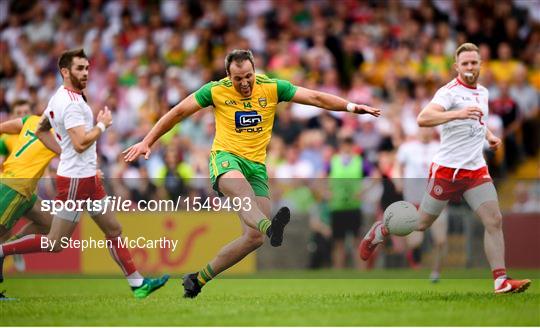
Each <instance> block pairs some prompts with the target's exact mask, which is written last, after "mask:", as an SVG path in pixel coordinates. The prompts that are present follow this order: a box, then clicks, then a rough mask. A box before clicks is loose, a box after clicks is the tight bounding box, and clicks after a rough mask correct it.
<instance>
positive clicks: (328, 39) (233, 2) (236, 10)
mask: <svg viewBox="0 0 540 328" xmlns="http://www.w3.org/2000/svg"><path fill="white" fill-rule="evenodd" d="M0 27H1V31H0V51H1V54H2V56H1V57H0V118H1V119H2V120H5V119H7V118H9V117H13V115H15V114H13V113H11V112H10V110H11V107H12V104H13V103H14V102H15V101H17V100H20V99H27V100H29V101H30V102H31V103H32V105H33V108H34V111H35V113H36V114H40V113H41V112H42V111H43V109H44V108H45V107H46V105H47V102H48V100H49V98H50V97H51V95H52V94H53V93H54V92H55V90H56V88H57V87H58V86H59V85H60V84H61V77H60V74H59V73H58V69H57V65H56V63H57V59H58V57H59V54H60V53H61V52H63V51H64V50H66V49H70V48H75V47H83V48H84V49H85V51H86V53H87V55H88V56H89V58H90V65H91V68H90V80H89V84H88V88H87V90H86V91H85V93H86V96H87V99H88V101H89V104H90V105H91V107H92V108H93V109H94V111H96V112H97V111H98V110H100V109H101V108H103V107H104V106H108V107H109V108H110V109H111V110H112V111H113V113H114V114H113V115H114V125H113V126H112V127H111V128H110V129H109V130H108V131H107V133H105V134H104V135H103V137H102V138H101V140H100V141H99V144H98V153H99V155H100V161H101V163H100V167H101V169H102V170H103V171H104V174H105V176H106V177H108V178H113V179H108V181H109V188H111V189H112V192H114V193H115V194H116V195H123V196H124V197H130V198H134V199H143V198H160V197H164V198H167V197H169V198H175V197H176V196H177V195H181V194H197V195H207V194H210V192H211V187H210V186H209V185H208V183H209V182H208V179H207V177H208V154H209V150H210V147H211V142H212V139H213V135H214V117H213V112H212V109H209V108H207V109H203V110H200V111H199V112H197V113H195V114H194V115H193V116H191V117H190V118H189V119H188V120H186V121H184V122H182V123H181V124H179V125H177V126H176V127H175V128H174V129H173V130H172V131H171V132H170V133H168V134H167V135H166V136H165V137H163V138H162V139H161V140H160V141H159V142H158V143H157V145H156V146H155V148H154V149H153V156H152V157H151V158H150V160H148V161H140V162H138V163H135V164H129V165H128V164H126V163H125V162H124V161H123V159H122V154H121V151H122V150H123V149H125V148H126V147H127V146H129V145H131V144H133V143H135V142H137V141H139V140H141V139H142V138H143V137H144V136H145V134H146V133H147V132H148V131H149V130H150V128H151V127H152V126H153V125H154V124H155V123H156V121H157V120H158V119H159V118H160V117H161V116H162V115H163V114H164V113H165V112H167V111H168V110H169V109H170V108H171V107H172V106H174V105H175V104H177V103H178V102H179V101H181V100H182V99H183V98H184V97H186V96H187V95H188V94H189V93H191V92H194V91H196V90H197V89H198V88H199V87H201V86H202V85H203V84H204V83H206V82H207V81H210V80H218V79H221V78H223V77H225V69H224V57H225V55H226V54H227V52H229V51H230V50H232V49H237V48H243V49H251V50H252V51H253V53H254V55H255V64H256V70H257V72H258V73H264V74H267V75H268V76H270V77H274V78H280V79H286V80H290V81H291V82H292V83H294V84H296V85H300V86H305V87H308V88H313V89H317V90H321V91H325V92H329V93H332V94H336V95H340V96H342V97H344V98H347V99H348V100H350V101H352V102H357V103H365V104H369V105H372V106H375V107H379V108H382V109H383V116H382V117H381V118H379V119H370V118H367V117H362V116H356V115H351V114H348V113H335V112H324V111H323V110H321V109H318V108H313V107H309V106H304V105H298V104H290V103H282V104H280V106H279V109H278V112H277V115H276V120H275V128H274V134H273V139H272V141H271V144H270V147H269V153H268V162H267V165H268V170H269V175H270V177H272V178H280V179H288V178H307V179H313V178H324V177H327V176H328V167H329V163H330V161H331V159H332V156H334V155H335V154H336V153H337V152H338V149H339V147H340V143H342V142H343V140H349V139H351V138H352V140H353V141H354V151H355V152H356V153H358V154H361V155H362V158H363V162H364V168H365V171H364V176H372V177H378V176H383V175H387V176H391V173H390V172H391V171H392V166H393V165H394V164H393V163H395V160H394V156H395V152H396V150H397V149H398V147H399V146H400V145H401V144H402V143H403V142H404V141H407V140H410V139H414V138H415V137H416V135H417V133H418V127H417V125H416V116H417V114H418V113H419V111H420V110H421V109H422V108H423V107H424V106H425V105H426V104H427V103H428V102H429V101H430V99H431V97H432V96H433V94H434V92H435V91H436V90H437V89H438V88H439V87H440V86H442V85H444V84H445V83H447V82H448V81H449V80H451V79H452V78H453V77H454V72H455V71H454V70H453V68H452V64H453V61H454V58H453V54H454V50H455V49H456V47H457V46H458V45H459V44H461V43H463V42H473V43H475V44H477V45H479V47H480V50H481V56H482V59H483V66H482V73H481V81H480V82H481V84H483V85H484V86H486V87H487V88H488V89H489V91H490V101H491V106H490V114H491V115H490V118H489V122H488V124H489V127H490V129H491V130H492V131H493V132H494V133H495V134H496V135H498V136H499V137H501V138H502V139H503V140H504V149H503V150H501V151H500V152H498V153H489V151H486V155H487V158H488V160H489V162H490V170H491V172H492V175H493V177H494V178H497V177H505V176H507V175H508V174H509V173H511V172H512V171H513V170H515V169H516V167H518V165H519V164H520V163H521V162H522V161H524V160H526V158H527V157H531V156H536V155H537V152H538V148H539V144H538V141H539V139H540V137H539V131H540V129H539V123H538V122H539V92H540V2H539V1H530V0H513V1H508V0H502V1H496V0H478V1H460V0H455V1H452V0H432V1H429V0H427V1H424V0H401V1H399V0H395V1H394V0H392V1H379V0H377V1H375V0H373V1H351V0H342V1H331V0H328V1H326V0H314V1H298V0H250V1H242V0H222V1H206V0H205V1H195V0H193V1H191V0H162V1H139V0H112V1H104V0H86V1H82V0H63V1H55V0H43V1H16V0H12V1H0ZM436 133H437V132H436V131H434V134H435V135H436ZM51 171H53V170H51ZM278 190H279V189H278ZM315 194H317V193H316V192H315ZM313 197H315V198H317V195H315V196H313Z"/></svg>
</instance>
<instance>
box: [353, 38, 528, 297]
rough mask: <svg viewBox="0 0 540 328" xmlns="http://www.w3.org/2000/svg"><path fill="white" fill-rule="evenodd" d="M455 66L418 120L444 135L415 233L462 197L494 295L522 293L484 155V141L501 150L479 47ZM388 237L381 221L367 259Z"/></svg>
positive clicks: (458, 55)
mask: <svg viewBox="0 0 540 328" xmlns="http://www.w3.org/2000/svg"><path fill="white" fill-rule="evenodd" d="M455 61H456V62H455V64H454V68H455V69H456V71H457V73H458V76H457V77H456V78H455V79H453V80H452V81H451V82H449V83H448V84H446V85H445V86H443V87H442V88H440V89H439V90H438V91H437V93H436V94H435V96H434V97H433V99H432V101H431V102H430V103H429V104H428V105H427V106H426V107H425V108H424V109H423V110H422V112H420V114H419V115H418V118H417V121H418V125H420V126H421V127H432V126H437V125H442V133H441V147H440V149H439V151H438V153H437V154H436V155H435V157H434V158H433V162H432V164H431V168H430V170H429V182H428V187H427V192H426V194H425V195H424V198H423V200H422V203H421V204H420V213H419V214H420V220H419V223H418V227H417V229H416V230H417V231H425V230H426V229H427V228H429V227H430V226H431V225H432V224H433V222H434V221H435V219H436V218H437V217H438V216H439V215H440V214H441V212H442V210H443V209H444V208H445V206H446V204H447V203H448V201H449V200H450V199H451V198H453V197H460V196H461V195H463V197H464V199H465V200H466V201H467V203H468V204H469V206H470V207H471V208H472V209H473V210H474V211H475V212H476V214H477V215H478V217H480V219H481V220H482V223H483V224H484V227H485V233H484V248H485V252H486V256H487V259H488V262H489V264H490V267H491V270H492V273H493V279H494V286H495V293H509V292H522V291H524V290H526V289H527V288H528V287H529V286H530V284H531V281H530V280H529V279H525V280H514V279H511V278H509V277H508V276H507V275H506V266H505V262H504V238H503V230H502V215H501V211H500V208H499V202H498V199H497V191H496V190H495V186H494V185H493V181H492V179H491V176H490V175H489V172H488V169H487V166H486V161H485V160H484V157H483V154H482V148H483V145H484V140H487V141H488V142H489V146H490V147H491V148H492V149H497V148H498V147H499V146H500V144H501V140H500V139H499V138H497V137H496V136H495V135H494V134H493V133H492V132H491V131H489V129H488V128H487V127H486V124H485V122H486V121H487V117H488V110H489V108H488V101H489V94H488V90H487V89H486V88H485V87H483V86H481V85H479V84H478V83H477V81H478V76H479V75H480V65H481V60H480V52H479V50H478V47H477V46H476V45H474V44H472V43H464V44H462V45H460V46H459V47H458V48H457V49H456V52H455ZM388 234H389V231H388V230H387V229H386V228H385V227H384V226H383V224H382V223H381V222H376V223H375V224H374V225H373V226H372V227H371V229H370V230H369V231H368V233H367V234H366V236H365V237H364V239H363V240H362V242H361V244H360V253H361V254H360V256H361V257H362V259H364V260H366V259H368V258H369V257H370V256H371V254H372V253H373V251H374V250H375V248H376V247H377V245H379V244H380V243H381V242H382V241H383V240H384V238H385V237H386V236H387V235H388Z"/></svg>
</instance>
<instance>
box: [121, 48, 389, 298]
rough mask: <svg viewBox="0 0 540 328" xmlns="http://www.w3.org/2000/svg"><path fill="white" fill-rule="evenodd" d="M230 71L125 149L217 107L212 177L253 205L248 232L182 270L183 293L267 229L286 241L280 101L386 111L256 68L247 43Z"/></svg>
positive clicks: (135, 151) (244, 215) (129, 153)
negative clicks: (272, 185) (203, 262)
mask: <svg viewBox="0 0 540 328" xmlns="http://www.w3.org/2000/svg"><path fill="white" fill-rule="evenodd" d="M225 68H226V73H227V77H226V78H224V79H222V80H220V81H218V82H210V83H207V84H205V85H204V86H203V87H202V88H200V89H199V90H198V91H196V92H195V93H194V94H191V95H189V96H188V97H187V98H186V99H184V100H182V101H181V102H180V103H179V104H178V105H176V106H174V107H173V108H172V109H171V110H170V111H169V112H168V113H167V114H166V115H165V116H163V117H162V118H161V119H160V120H159V121H158V123H157V124H156V125H155V126H154V127H153V128H152V130H151V131H150V132H149V133H148V135H147V136H146V137H145V138H144V139H143V141H141V142H140V143H138V144H136V145H133V146H131V147H129V148H128V149H126V150H125V151H124V153H125V154H126V155H125V160H126V161H134V160H135V159H137V158H138V157H139V156H140V155H144V157H145V158H146V159H148V157H149V156H150V147H151V146H152V145H153V144H154V143H155V142H156V141H157V140H158V139H159V138H160V137H161V136H162V135H163V134H164V133H166V132H167V131H169V130H170V129H171V128H172V127H173V126H174V125H175V124H176V123H178V122H180V121H181V120H183V119H185V118H187V117H188V116H189V115H191V114H193V113H195V112H196V111H198V110H200V109H201V108H205V107H209V106H213V107H214V114H215V118H216V136H215V139H214V143H213V146H212V152H211V154H210V163H209V168H210V178H211V180H212V184H213V186H214V189H215V190H216V191H218V192H219V193H220V194H223V195H225V196H227V197H230V198H240V199H246V198H247V199H250V200H251V205H252V206H251V209H250V210H247V209H248V208H246V207H243V208H242V209H241V210H240V211H239V213H238V214H239V217H240V220H241V222H242V226H243V234H242V236H240V237H239V238H237V239H235V240H233V241H232V242H231V243H229V244H228V245H226V246H224V247H223V248H222V249H221V250H220V251H219V253H218V254H217V255H216V257H215V258H214V259H213V260H212V261H210V263H209V264H208V265H207V266H206V267H204V268H202V269H201V270H200V271H199V272H198V273H192V274H188V275H185V276H184V282H183V283H184V297H190V298H193V297H196V296H197V295H198V294H199V293H200V291H201V288H202V287H203V286H204V285H205V284H206V283H207V282H208V281H210V280H211V279H212V278H214V277H215V276H216V275H218V274H219V273H220V272H222V271H224V270H226V269H228V268H229V267H231V266H233V265H234V264H236V263H238V262H239V261H240V260H242V259H243V258H244V257H245V256H246V255H248V254H249V253H251V252H252V251H254V250H255V249H257V248H258V247H260V246H261V245H262V243H263V240H264V236H265V235H266V236H268V237H269V238H270V244H271V245H272V246H275V247H277V246H280V245H281V243H282V240H283V230H284V228H285V226H286V225H287V223H288V222H289V219H290V212H289V209H288V208H286V207H283V208H281V209H280V210H279V211H278V212H277V214H276V216H275V217H274V218H273V219H272V221H270V220H269V217H270V211H271V209H270V207H271V205H270V204H271V203H270V199H269V190H268V175H267V172H266V166H265V160H266V147H267V145H268V143H269V142H270V138H271V134H272V126H273V124H274V115H275V111H276V106H277V104H278V103H279V102H282V101H292V102H297V103H301V104H306V105H312V106H316V107H320V108H324V109H327V110H334V111H346V110H348V111H349V112H353V113H356V114H371V115H373V116H379V115H380V110H379V109H376V108H372V107H369V106H366V105H358V104H353V103H349V102H347V101H346V100H345V99H342V98H340V97H337V96H334V95H331V94H327V93H323V92H318V91H315V90H310V89H306V88H302V87H297V86H294V85H292V84H291V83H290V82H288V81H284V80H277V79H270V78H268V77H266V76H264V75H260V74H256V73H255V64H254V60H253V55H252V53H251V51H249V50H234V51H232V52H231V53H229V54H228V55H227V57H226V59H225Z"/></svg>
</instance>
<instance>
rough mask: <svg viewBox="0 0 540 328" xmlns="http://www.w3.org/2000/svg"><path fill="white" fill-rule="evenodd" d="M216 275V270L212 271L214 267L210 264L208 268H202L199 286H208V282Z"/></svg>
mask: <svg viewBox="0 0 540 328" xmlns="http://www.w3.org/2000/svg"><path fill="white" fill-rule="evenodd" d="M215 276H216V274H215V273H214V270H212V267H211V266H210V264H208V265H207V266H206V267H204V268H202V270H201V271H199V274H197V281H199V286H201V287H202V286H204V285H206V283H207V282H209V281H210V280H212V278H214V277H215Z"/></svg>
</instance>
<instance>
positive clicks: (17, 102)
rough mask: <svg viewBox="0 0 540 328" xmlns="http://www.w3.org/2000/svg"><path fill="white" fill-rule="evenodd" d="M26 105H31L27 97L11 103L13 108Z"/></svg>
mask: <svg viewBox="0 0 540 328" xmlns="http://www.w3.org/2000/svg"><path fill="white" fill-rule="evenodd" d="M24 105H29V106H30V101H28V100H26V99H16V100H14V101H13V103H11V110H13V109H15V107H19V106H24Z"/></svg>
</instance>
